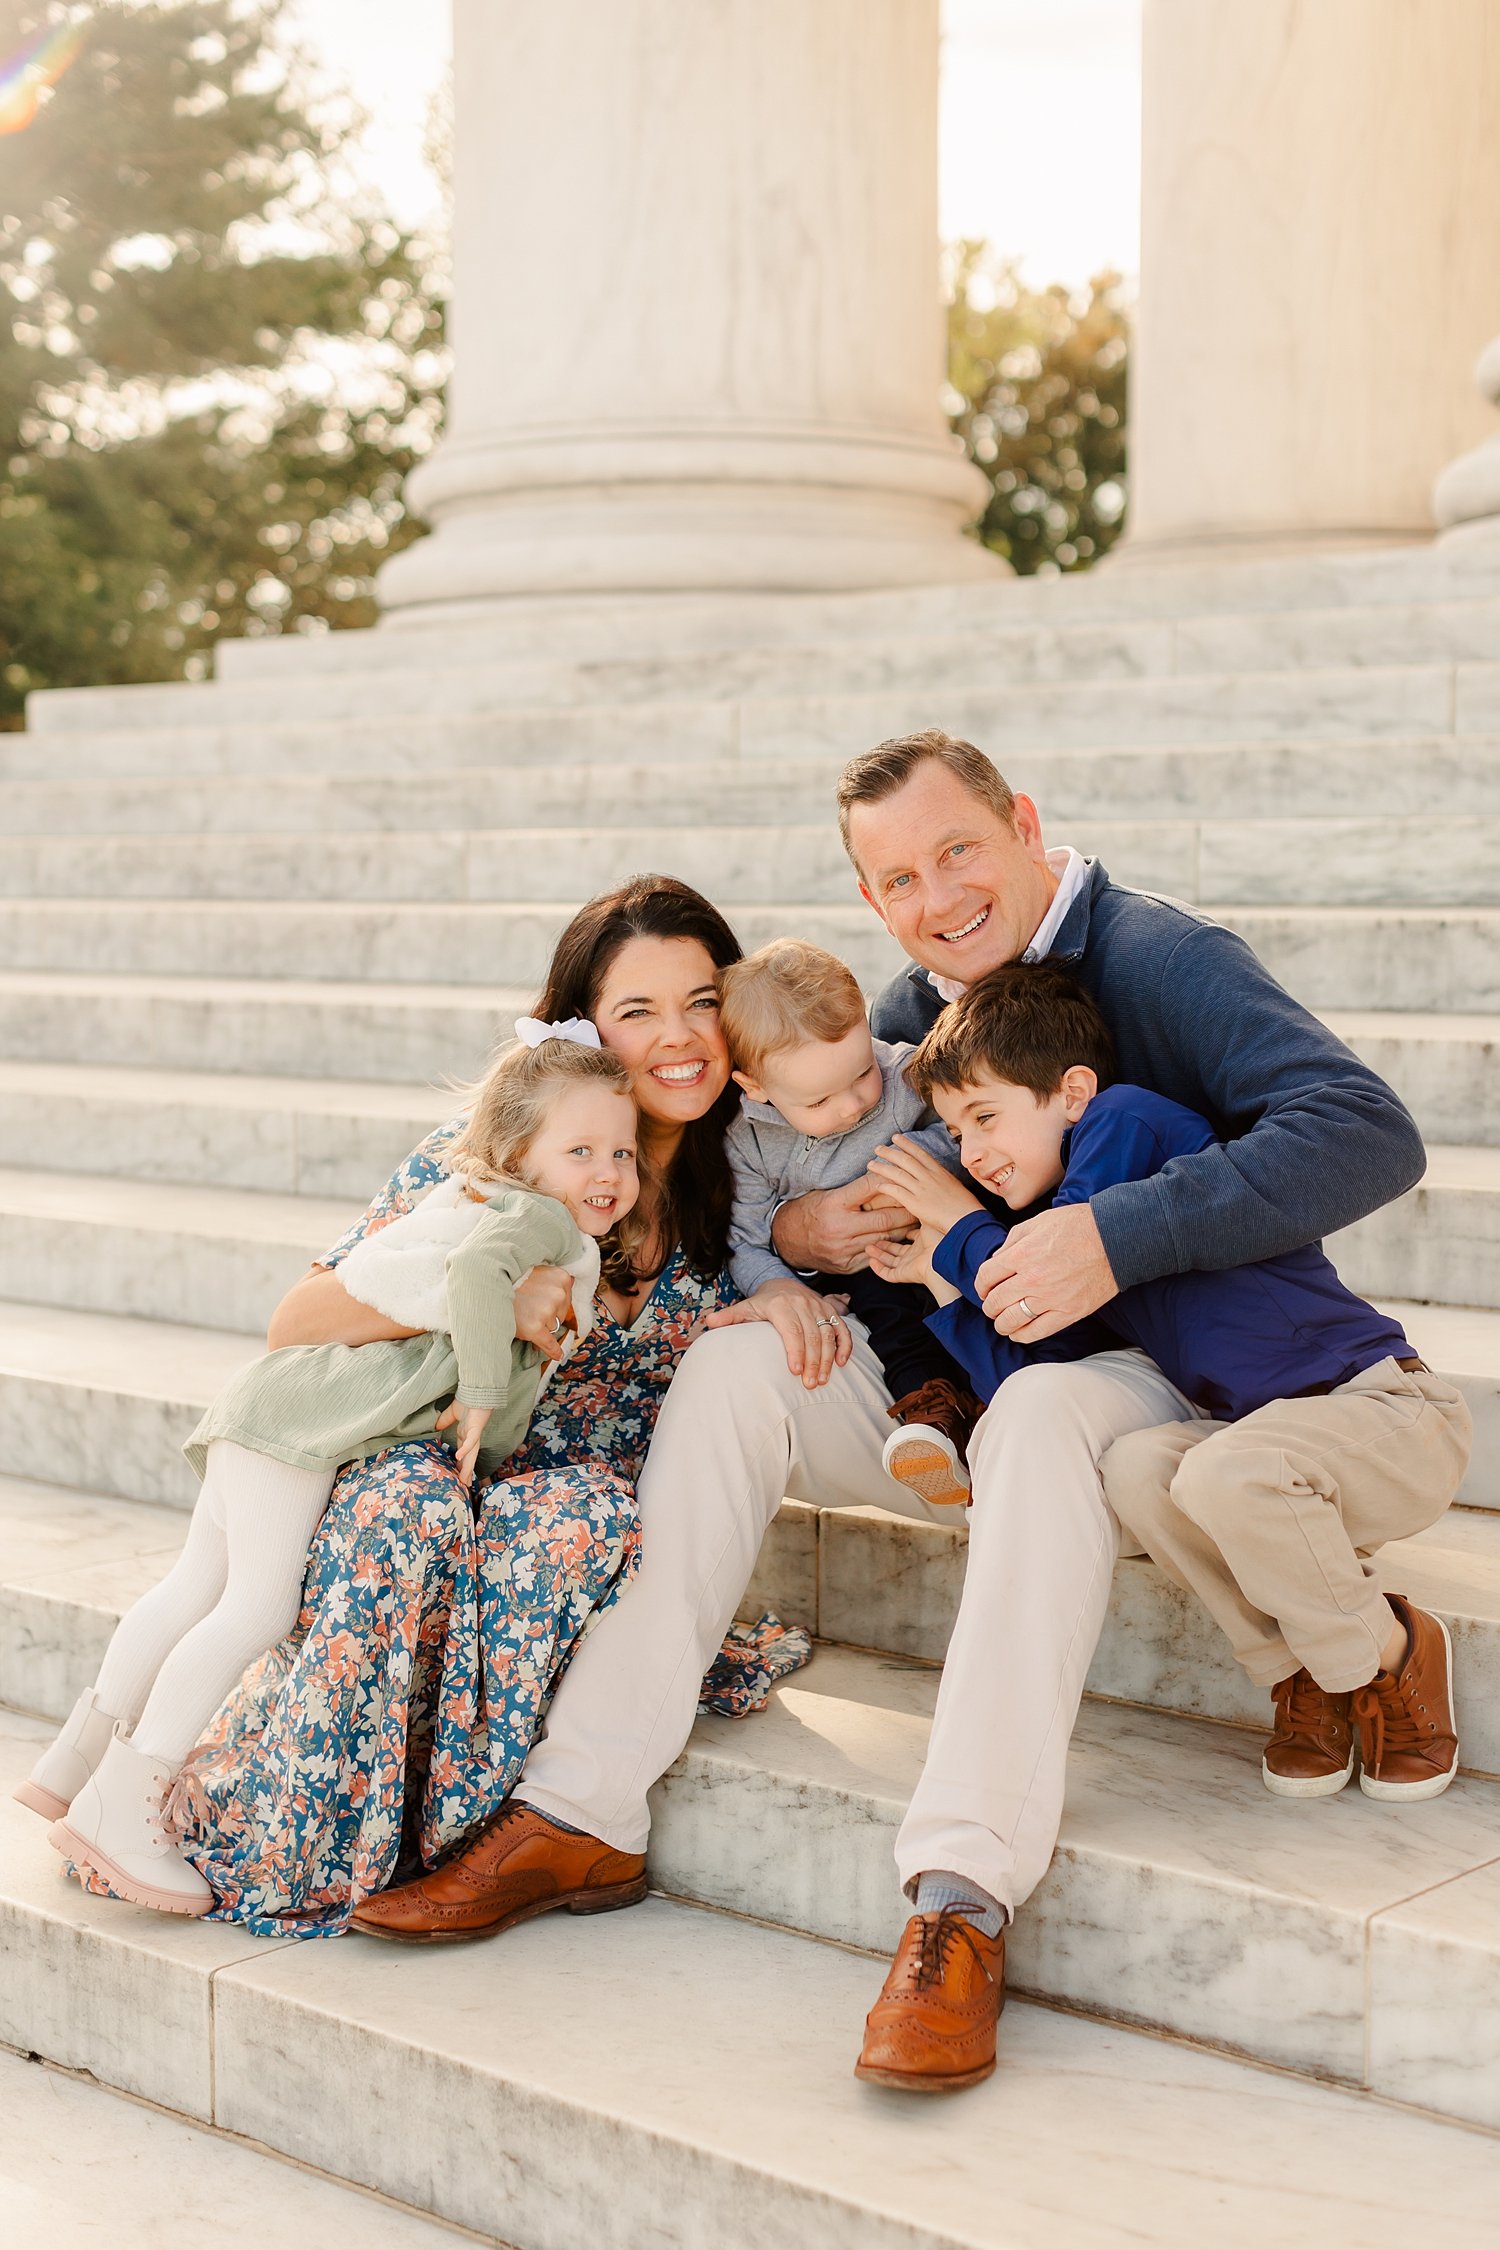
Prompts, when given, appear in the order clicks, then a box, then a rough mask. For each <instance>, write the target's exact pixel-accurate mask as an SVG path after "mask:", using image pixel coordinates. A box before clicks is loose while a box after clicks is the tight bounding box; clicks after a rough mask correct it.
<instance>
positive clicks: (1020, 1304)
mask: <svg viewBox="0 0 1500 2250" xmlns="http://www.w3.org/2000/svg"><path fill="white" fill-rule="evenodd" d="M1016 1311H1017V1312H1018V1313H1024V1314H1025V1316H1026V1318H1027V1319H1028V1320H1035V1318H1036V1314H1035V1313H1034V1312H1033V1311H1032V1309H1031V1307H1030V1305H1028V1304H1027V1302H1026V1299H1025V1298H1024V1297H1018V1298H1017V1299H1016Z"/></svg>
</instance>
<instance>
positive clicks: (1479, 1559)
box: [0, 1339, 1500, 1777]
mask: <svg viewBox="0 0 1500 2250" xmlns="http://www.w3.org/2000/svg"><path fill="white" fill-rule="evenodd" d="M236 1343H237V1344H238V1343H239V1339H236ZM203 1356H204V1355H203V1354H202V1353H201V1350H200V1352H199V1360H200V1364H201V1361H202V1358H203ZM225 1356H226V1357H228V1356H229V1354H228V1353H227V1352H226V1354H225ZM158 1380H160V1377H158ZM4 1388H5V1383H4V1377H3V1376H0V1399H3V1395H4ZM33 1395H35V1392H34V1393H33ZM162 1403H163V1402H161V1401H157V1405H158V1410H159V1411H158V1415H157V1418H156V1421H155V1425H154V1428H155V1433H156V1435H157V1436H158V1437H164V1436H165V1431H166V1416H165V1414H163V1413H162V1412H160V1408H161V1405H162ZM4 1411H5V1409H4V1405H3V1403H0V1415H3V1413H4ZM191 1427H192V1421H191V1420H190V1419H189V1418H188V1417H187V1416H186V1414H185V1415H184V1418H183V1432H182V1434H183V1436H186V1434H187V1432H188V1431H189V1430H190V1429H191ZM154 1451H155V1447H154V1445H153V1447H152V1448H151V1452H153V1453H154ZM143 1456H145V1457H149V1455H147V1449H146V1448H144V1447H141V1448H135V1449H131V1451H130V1452H129V1454H128V1455H127V1458H129V1459H130V1460H131V1462H132V1464H133V1467H134V1470H135V1473H136V1475H137V1476H139V1475H141V1474H142V1472H143V1470H144V1469H145V1466H146V1458H145V1457H143ZM6 1458H7V1460H9V1459H10V1458H11V1456H10V1455H9V1454H8V1453H7V1455H6ZM57 1465H60V1464H54V1466H57ZM168 1470H169V1480H170V1497H169V1490H168V1487H166V1486H164V1487H163V1488H162V1491H161V1498H160V1500H159V1501H158V1500H152V1501H146V1502H142V1501H137V1500H131V1499H129V1498H125V1497H122V1496H121V1495H120V1494H119V1493H118V1492H112V1491H108V1490H97V1489H90V1488H86V1487H84V1488H80V1487H75V1486H73V1485H71V1484H64V1483H61V1482H58V1481H55V1480H54V1478H53V1477H52V1475H51V1474H50V1473H49V1475H48V1476H47V1477H46V1478H40V1477H38V1478H28V1477H25V1476H22V1475H19V1474H16V1473H14V1472H12V1473H9V1474H6V1475H0V1556H3V1558H4V1559H3V1562H0V1704H13V1705H16V1706H18V1707H22V1708H25V1709H28V1710H35V1711H39V1712H41V1713H42V1714H43V1715H44V1716H46V1717H48V1718H53V1719H61V1718H62V1717H63V1716H64V1715H65V1714H66V1713H67V1712H68V1711H69V1710H70V1709H71V1708H72V1705H73V1701H74V1698H75V1697H76V1696H77V1695H78V1694H79V1693H80V1692H81V1690H82V1689H83V1688H84V1687H86V1686H87V1685H88V1683H89V1681H90V1680H91V1679H92V1678H93V1677H94V1674H95V1673H96V1671H97V1669H98V1666H99V1662H100V1660H101V1658H102V1656H103V1653H104V1649H105V1647H106V1646H107V1644H108V1640H109V1635H110V1633H111V1632H112V1631H113V1628H114V1624H115V1622H116V1620H117V1619H118V1618H119V1616H120V1615H121V1614H122V1612H123V1611H124V1610H125V1609H126V1608H127V1607H128V1606H129V1604H130V1603H131V1602H133V1601H134V1600H136V1599H137V1598H138V1596H139V1595H141V1594H142V1593H144V1592H145V1591H146V1590H147V1589H148V1588H149V1587H151V1586H153V1585H155V1584H156V1582H157V1580H158V1579H159V1578H160V1577H161V1576H162V1574H163V1573H164V1572H165V1570H166V1569H167V1568H168V1566H169V1565H170V1563H171V1562H172V1560H173V1559H174V1558H175V1556H176V1554H177V1551H178V1549H179V1547H180V1545H181V1541H182V1536H183V1529H184V1523H185V1506H186V1505H190V1504H191V1500H192V1498H193V1497H194V1496H195V1493H196V1485H195V1483H194V1481H193V1480H192V1477H191V1472H186V1474H184V1473H183V1472H184V1471H185V1470H186V1464H185V1463H182V1462H181V1461H179V1460H172V1461H171V1462H170V1463H169V1464H168ZM115 1474H116V1477H117V1479H118V1475H119V1472H118V1469H117V1470H116V1472H115ZM965 1545H966V1534H965V1530H964V1527H963V1526H962V1525H961V1524H959V1525H955V1526H953V1527H951V1528H950V1527H946V1526H943V1525H939V1524H931V1523H913V1522H911V1521H909V1520H908V1519H906V1518H904V1517H900V1516H893V1515H888V1514H887V1513H885V1511H884V1510H882V1509H880V1508H878V1507H874V1508H859V1509H844V1510H836V1509H819V1508H815V1507H810V1506H807V1505H805V1504H803V1503H800V1502H796V1501H788V1502H787V1503H786V1505H785V1507H784V1509H783V1511H782V1513H781V1515H780V1516H779V1517H778V1518H777V1521H776V1522H775V1524H773V1526H772V1527H771V1530H770V1531H769V1532H768V1534H767V1536H766V1540H765V1544H764V1547H763V1548H762V1551H761V1556H760V1561H759V1563H758V1565H757V1567H756V1570H755V1574H754V1576H753V1578H752V1580H751V1582H750V1585H749V1587H748V1588H747V1590H746V1593H745V1596H744V1599H743V1601H742V1603H741V1611H742V1614H743V1615H745V1616H747V1617H754V1616H759V1615H760V1614H761V1612H762V1611H763V1610H765V1609H773V1610H775V1611H776V1613H777V1615H778V1616H781V1617H784V1618H786V1619H788V1620H789V1621H791V1622H793V1623H796V1624H802V1625H806V1626H808V1627H809V1628H810V1629H811V1630H812V1631H814V1632H815V1633H816V1634H817V1635H818V1637H819V1638H820V1639H821V1640H824V1641H827V1642H829V1643H836V1644H840V1645H842V1646H845V1647H852V1648H859V1649H865V1650H868V1651H873V1652H876V1653H878V1654H880V1655H882V1656H892V1657H901V1658H910V1659H915V1660H918V1661H921V1662H925V1663H933V1664H941V1662H942V1660H943V1657H944V1655H945V1653H946V1651H947V1647H948V1639H949V1635H950V1633H951V1631H952V1627H953V1620H954V1618H955V1616H956V1615H957V1611H958V1602H959V1595H960V1592H961V1590H962V1584H963V1569H964V1552H965ZM1378 1569H1379V1576H1380V1582H1381V1584H1382V1585H1383V1586H1384V1587H1386V1588H1387V1589H1388V1590H1390V1591H1393V1592H1396V1593H1403V1594H1406V1595H1407V1596H1408V1597H1409V1598H1410V1599H1411V1600H1413V1601H1415V1602H1418V1603H1419V1604H1420V1605H1421V1606H1422V1607H1423V1608H1425V1609H1429V1610H1432V1611H1433V1612H1434V1613H1435V1614H1437V1615H1439V1616H1441V1617H1442V1618H1443V1619H1444V1620H1445V1621H1446V1622H1447V1624H1448V1627H1449V1630H1450V1632H1451V1633H1452V1636H1453V1646H1454V1664H1455V1682H1456V1705H1457V1714H1458V1724H1459V1734H1460V1741H1461V1750H1462V1758H1463V1765H1464V1770H1465V1771H1466V1772H1470V1773H1477V1774H1482V1775H1487V1776H1491V1777H1493V1776H1495V1775H1500V1516H1496V1515H1494V1514H1489V1513H1485V1512H1483V1511H1480V1510H1475V1509H1469V1508H1457V1509H1451V1510H1450V1511H1449V1513H1448V1514H1447V1515H1446V1516H1445V1517H1444V1518H1443V1519H1442V1520H1441V1522H1439V1523H1438V1524H1436V1525H1435V1526H1434V1527H1433V1528H1432V1530H1430V1531H1428V1532H1425V1533H1423V1534H1422V1535H1421V1536H1420V1537H1419V1538H1416V1539H1409V1540H1400V1541H1396V1542H1393V1543H1392V1544H1391V1545H1390V1546H1388V1547H1386V1548H1384V1549H1383V1550H1382V1552H1381V1554H1380V1555H1379V1557H1378ZM1088 1690H1089V1693H1090V1694H1091V1695H1092V1696H1095V1697H1103V1698H1108V1699H1110V1700H1112V1701H1115V1702H1121V1703H1129V1704H1136V1705H1140V1706H1141V1707H1142V1708H1145V1709H1148V1710H1154V1711H1166V1712H1176V1713H1178V1714H1180V1715H1183V1716H1185V1717H1189V1718H1194V1719H1215V1720H1222V1721H1225V1722H1227V1723H1229V1724H1232V1725H1237V1726H1244V1727H1248V1728H1251V1729H1254V1728H1261V1729H1262V1730H1264V1728H1265V1727H1266V1726H1267V1725H1268V1724H1269V1714H1270V1703H1269V1699H1268V1697H1267V1696H1266V1695H1264V1694H1263V1693H1261V1692H1260V1691H1259V1690H1257V1689H1256V1688H1254V1687H1252V1686H1251V1685H1250V1683H1249V1681H1248V1680H1246V1679H1245V1677H1244V1675H1243V1674H1242V1673H1241V1671H1240V1669H1239V1667H1238V1666H1237V1665H1236V1664H1235V1662H1234V1660H1233V1658H1232V1657H1231V1655H1230V1653H1229V1649H1228V1646H1227V1644H1226V1643H1225V1642H1224V1640H1223V1637H1222V1635H1221V1634H1220V1633H1219V1631H1218V1630H1217V1628H1216V1627H1215V1626H1214V1624H1213V1623H1212V1621H1211V1620H1210V1618H1209V1617H1208V1615H1207V1613H1206V1612H1205V1611H1204V1610H1203V1609H1202V1608H1201V1607H1200V1606H1199V1605H1198V1603H1197V1602H1196V1601H1194V1600H1193V1599H1192V1598H1191V1597H1190V1596H1188V1595H1186V1594H1184V1593H1182V1592H1181V1590H1180V1589H1179V1588H1177V1587H1175V1586H1173V1585H1172V1584H1171V1583H1170V1582H1169V1581H1168V1580H1167V1579H1166V1578H1165V1577H1164V1576H1163V1574H1162V1573H1161V1572H1160V1571H1159V1570H1157V1568H1156V1567H1155V1565H1154V1564H1152V1563H1150V1562H1148V1561H1146V1560H1145V1559H1144V1558H1140V1557H1135V1558H1129V1559H1126V1560H1124V1561H1122V1562H1120V1563H1119V1564H1118V1566H1117V1568H1116V1571H1115V1577H1114V1585H1113V1589H1112V1594H1111V1601H1110V1610H1109V1618H1108V1622H1107V1624H1106V1627H1105V1632H1104V1637H1103V1639H1102V1641H1101V1643H1100V1646H1099V1650H1098V1653H1097V1655H1096V1656H1095V1659H1094V1663H1093V1666H1092V1669H1091V1670H1090V1673H1089V1678H1088Z"/></svg>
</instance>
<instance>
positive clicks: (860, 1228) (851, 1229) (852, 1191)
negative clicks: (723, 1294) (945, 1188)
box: [771, 1173, 913, 1273]
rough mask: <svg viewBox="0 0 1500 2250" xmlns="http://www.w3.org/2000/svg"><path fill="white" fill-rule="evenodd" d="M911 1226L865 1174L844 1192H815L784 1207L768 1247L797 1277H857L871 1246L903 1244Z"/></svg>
mask: <svg viewBox="0 0 1500 2250" xmlns="http://www.w3.org/2000/svg"><path fill="white" fill-rule="evenodd" d="M872 1205H873V1206H875V1207H874V1208H871V1206H872ZM912 1225H913V1220H912V1216H911V1213H910V1212H909V1211H903V1210H899V1209H897V1208H895V1207H894V1206H893V1205H892V1202H891V1199H890V1197H889V1195H888V1193H887V1192H886V1190H885V1189H884V1188H883V1187H882V1186H881V1185H880V1183H879V1182H877V1181H876V1180H875V1179H874V1178H872V1177H871V1175H870V1174H869V1173H866V1174H865V1176H864V1177H863V1178H862V1179H858V1180H851V1181H850V1183H849V1185H848V1186H847V1187H841V1188H819V1189H817V1190H816V1191H815V1192H814V1193H812V1194H810V1195H799V1196H796V1197H794V1198H793V1200H792V1201H791V1202H789V1203H783V1204H782V1206H781V1209H780V1210H779V1211H778V1212H777V1214H776V1217H775V1219H774V1220H773V1222H772V1225H771V1247H772V1249H773V1250H774V1251H775V1252H776V1255H777V1257H778V1258H781V1259H783V1260H784V1261H785V1262H786V1264H787V1265H789V1266H795V1267H796V1268H797V1269H798V1271H799V1272H801V1273H861V1272H862V1271H863V1270H864V1268H865V1267H866V1266H867V1265H868V1264H869V1262H870V1245H871V1243H874V1242H901V1241H904V1240H905V1238H906V1237H907V1235H909V1234H910V1233H911V1230H912Z"/></svg>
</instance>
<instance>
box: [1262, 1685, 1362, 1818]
mask: <svg viewBox="0 0 1500 2250" xmlns="http://www.w3.org/2000/svg"><path fill="white" fill-rule="evenodd" d="M1271 1700H1272V1702H1273V1703H1274V1704H1275V1706H1276V1721H1275V1725H1274V1726H1273V1728H1272V1730H1271V1739H1270V1741H1269V1742H1268V1743H1267V1744H1266V1747H1265V1754H1264V1756H1263V1757H1262V1758H1261V1761H1260V1771H1261V1778H1262V1780H1263V1781H1264V1782H1265V1785H1266V1787H1267V1788H1268V1789H1269V1790H1270V1792H1271V1794H1272V1796H1273V1797H1336V1796H1337V1795H1338V1793H1339V1791H1340V1790H1341V1789H1342V1788H1344V1787H1345V1786H1346V1785H1347V1783H1348V1782H1349V1781H1350V1780H1351V1779H1352V1778H1353V1774H1354V1721H1353V1717H1352V1715H1351V1712H1350V1708H1349V1706H1350V1700H1351V1699H1350V1697H1349V1695H1348V1694H1347V1693H1346V1694H1343V1695H1330V1694H1329V1693H1328V1691H1327V1689H1326V1688H1320V1687H1319V1685H1318V1683H1317V1681H1316V1680H1315V1679H1314V1678H1313V1676H1312V1674H1311V1672H1309V1671H1307V1670H1306V1669H1304V1670H1302V1671H1300V1672H1293V1674H1292V1676H1291V1678H1290V1679H1287V1680H1278V1681H1277V1683H1276V1685H1275V1687H1273V1688H1272V1690H1271Z"/></svg>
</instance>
